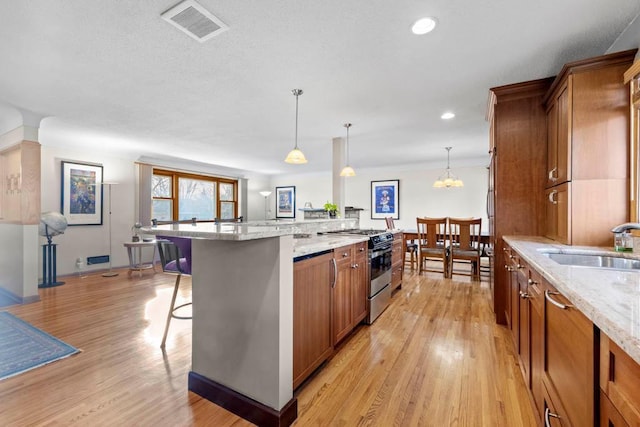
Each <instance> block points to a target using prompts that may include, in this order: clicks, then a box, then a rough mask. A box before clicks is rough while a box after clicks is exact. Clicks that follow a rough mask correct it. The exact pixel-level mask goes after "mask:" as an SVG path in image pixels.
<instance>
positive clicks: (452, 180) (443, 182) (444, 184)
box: [433, 147, 464, 188]
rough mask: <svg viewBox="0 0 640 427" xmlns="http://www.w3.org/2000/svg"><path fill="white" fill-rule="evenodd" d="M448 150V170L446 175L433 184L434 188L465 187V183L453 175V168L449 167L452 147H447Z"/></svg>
mask: <svg viewBox="0 0 640 427" xmlns="http://www.w3.org/2000/svg"><path fill="white" fill-rule="evenodd" d="M445 149H446V150H447V169H446V170H445V173H444V175H441V176H439V177H438V179H437V180H436V182H434V183H433V187H434V188H450V187H464V183H463V182H462V180H461V179H458V177H457V176H455V175H452V174H451V168H450V167H449V154H450V152H451V147H445Z"/></svg>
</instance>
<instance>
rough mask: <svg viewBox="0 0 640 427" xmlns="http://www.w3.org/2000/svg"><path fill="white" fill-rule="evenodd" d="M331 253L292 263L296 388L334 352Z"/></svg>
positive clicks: (294, 376) (294, 382)
mask: <svg viewBox="0 0 640 427" xmlns="http://www.w3.org/2000/svg"><path fill="white" fill-rule="evenodd" d="M332 259H333V254H332V253H327V254H324V255H319V256H317V257H313V258H309V259H306V260H302V261H298V262H296V263H294V264H293V388H296V387H298V386H299V385H300V384H301V383H302V382H303V381H304V380H305V379H306V378H307V377H308V376H309V375H310V374H311V373H312V372H313V371H314V370H315V369H316V368H317V367H318V366H320V365H321V364H322V362H324V361H325V360H327V358H328V357H329V356H330V355H331V354H332V353H333V342H332V335H331V283H332V271H331V263H332Z"/></svg>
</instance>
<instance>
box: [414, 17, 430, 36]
mask: <svg viewBox="0 0 640 427" xmlns="http://www.w3.org/2000/svg"><path fill="white" fill-rule="evenodd" d="M435 27H436V18H431V17H426V18H420V19H418V20H417V21H416V22H415V24H413V26H412V27H411V31H413V34H417V35H422V34H427V33H430V32H431V31H433V29H434V28H435Z"/></svg>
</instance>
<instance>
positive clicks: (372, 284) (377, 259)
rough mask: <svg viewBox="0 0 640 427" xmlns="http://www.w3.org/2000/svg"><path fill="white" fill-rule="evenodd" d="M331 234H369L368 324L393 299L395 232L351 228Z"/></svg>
mask: <svg viewBox="0 0 640 427" xmlns="http://www.w3.org/2000/svg"><path fill="white" fill-rule="evenodd" d="M328 233H330V234H351V235H353V234H357V235H365V236H369V242H368V247H369V251H368V256H367V267H368V278H369V280H368V287H367V312H368V314H367V318H366V322H367V324H369V325H370V324H372V323H373V322H374V321H375V320H376V319H377V318H378V316H380V314H382V312H383V311H384V310H385V309H386V308H387V306H388V305H389V302H390V301H391V246H392V243H393V234H392V233H390V232H388V231H386V230H369V229H350V230H340V231H331V232H328Z"/></svg>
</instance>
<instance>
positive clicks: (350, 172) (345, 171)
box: [340, 123, 356, 176]
mask: <svg viewBox="0 0 640 427" xmlns="http://www.w3.org/2000/svg"><path fill="white" fill-rule="evenodd" d="M344 127H346V128H347V165H346V166H345V167H344V168H342V171H341V172H340V176H356V172H355V171H354V170H353V168H352V167H351V166H349V128H350V127H351V123H345V124H344Z"/></svg>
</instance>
